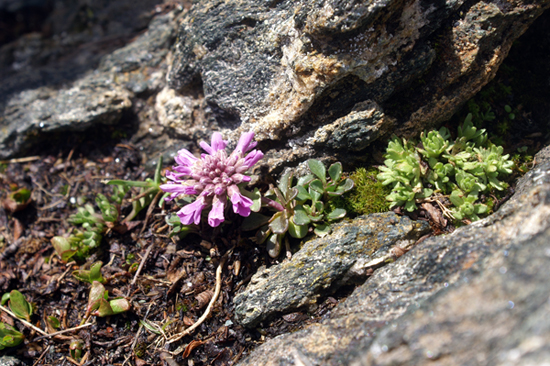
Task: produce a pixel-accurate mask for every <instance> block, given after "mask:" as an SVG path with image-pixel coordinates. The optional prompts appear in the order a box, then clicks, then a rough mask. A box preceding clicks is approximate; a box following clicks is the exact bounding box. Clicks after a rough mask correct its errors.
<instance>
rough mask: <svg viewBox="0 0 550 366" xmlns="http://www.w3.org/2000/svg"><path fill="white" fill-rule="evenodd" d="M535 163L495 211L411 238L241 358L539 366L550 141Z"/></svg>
mask: <svg viewBox="0 0 550 366" xmlns="http://www.w3.org/2000/svg"><path fill="white" fill-rule="evenodd" d="M536 161H537V162H538V164H537V166H536V167H535V168H534V169H533V170H532V171H530V172H529V173H528V174H527V175H526V176H525V177H523V178H522V179H521V180H520V182H519V183H518V194H516V195H515V196H514V197H513V198H512V199H511V200H510V201H509V202H507V203H506V204H505V205H504V206H503V207H502V208H501V209H500V210H499V211H497V212H496V213H495V214H493V215H491V216H489V217H488V218H486V219H484V220H481V221H478V222H475V223H473V224H471V225H468V226H465V227H462V228H459V229H457V230H456V231H455V232H454V233H453V234H451V235H445V236H439V237H433V238H429V239H427V240H425V241H422V242H420V243H419V244H417V245H416V246H415V247H414V248H413V249H412V250H411V251H409V252H408V253H406V254H405V255H403V256H402V257H400V258H399V259H397V260H396V261H395V262H394V263H392V264H390V265H387V266H385V267H384V268H381V269H378V270H376V271H375V272H374V274H373V275H372V276H371V277H370V278H369V279H368V280H367V281H366V282H365V283H364V284H363V285H362V286H360V287H358V288H357V289H356V290H355V291H354V292H353V294H352V295H350V296H349V297H348V298H347V299H346V300H345V301H344V302H342V303H341V304H339V305H338V307H337V308H336V309H335V310H334V311H333V312H332V314H330V316H329V317H328V319H327V320H325V321H323V322H322V323H320V324H315V325H311V326H309V327H307V328H305V329H303V330H301V331H298V332H295V333H293V334H286V335H283V336H279V337H277V338H275V339H272V340H270V341H268V342H267V343H265V344H263V345H262V346H260V347H258V348H257V349H256V350H255V351H253V352H252V354H251V355H250V356H249V357H248V358H247V359H246V360H243V361H242V362H241V363H240V365H259V364H261V365H295V364H298V362H300V361H301V362H302V364H311V365H342V364H344V365H346V364H352V365H357V366H358V365H372V364H377V365H378V364H380V365H386V364H387V365H389V364H391V365H415V364H416V365H418V364H426V363H429V362H432V360H437V362H439V363H440V364H443V365H456V364H490V363H491V362H495V363H498V364H507V365H508V364H509V365H518V364H542V362H543V361H544V360H547V359H548V356H549V354H548V348H547V345H548V339H550V307H549V306H548V294H549V293H550V283H549V282H548V268H550V246H549V244H548V243H550V147H549V148H546V149H544V150H543V151H541V153H539V154H538V155H537V157H536ZM297 350H300V352H297Z"/></svg>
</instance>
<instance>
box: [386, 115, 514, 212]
mask: <svg viewBox="0 0 550 366" xmlns="http://www.w3.org/2000/svg"><path fill="white" fill-rule="evenodd" d="M449 138H450V133H449V130H448V129H447V128H445V127H443V128H441V129H440V130H439V131H430V132H429V133H425V132H424V133H422V134H421V136H420V139H421V142H422V146H421V147H416V146H415V144H413V143H411V142H408V141H406V140H404V139H403V140H400V139H398V138H397V137H395V138H394V139H393V140H391V141H390V142H389V144H388V149H387V152H386V155H385V158H386V160H385V162H384V164H385V165H384V166H382V167H380V171H381V172H380V174H379V175H378V178H379V179H381V180H382V181H383V182H382V183H383V184H384V185H391V186H392V193H391V194H389V195H388V196H387V199H388V201H390V202H391V207H394V206H403V207H404V209H405V210H406V211H409V212H410V211H413V210H415V209H417V203H419V202H422V201H424V200H426V199H428V198H430V197H431V196H432V195H433V194H434V193H437V194H439V195H444V196H447V197H448V198H449V199H450V201H451V203H452V204H453V206H454V207H452V208H451V210H450V212H445V213H446V214H447V215H448V216H450V218H452V219H456V220H463V219H469V220H478V219H479V216H478V215H480V214H484V213H487V212H488V207H487V205H485V204H483V203H481V202H479V201H478V200H479V195H480V194H481V193H486V192H489V191H491V190H498V191H502V190H504V189H505V188H506V187H507V183H505V182H504V181H502V180H500V178H501V177H502V176H504V175H507V174H510V173H512V168H513V166H514V163H513V161H512V160H510V159H509V155H503V148H502V147H501V146H496V145H493V144H492V143H490V142H488V141H487V134H486V133H485V130H479V129H477V128H476V127H475V126H474V125H473V123H472V115H471V114H469V115H468V116H467V117H466V119H465V121H464V124H463V126H461V127H458V137H457V139H456V140H455V141H454V142H451V141H450V140H449Z"/></svg>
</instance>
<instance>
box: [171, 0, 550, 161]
mask: <svg viewBox="0 0 550 366" xmlns="http://www.w3.org/2000/svg"><path fill="white" fill-rule="evenodd" d="M548 6H550V1H547V0H539V1H535V2H533V3H530V5H526V4H524V2H522V1H509V2H507V3H506V5H502V4H500V3H486V2H481V1H475V2H469V3H468V4H467V5H465V2H464V1H461V0H454V1H453V0H448V1H439V2H429V1H420V0H418V1H411V2H406V3H403V2H402V1H397V0H394V1H392V0H384V1H382V0H380V1H368V2H357V1H352V0H316V1H276V2H272V1H253V0H241V1H233V2H225V1H221V0H210V1H207V2H206V3H205V2H201V5H200V6H195V7H193V8H192V9H191V10H190V12H189V13H188V14H187V15H186V16H185V17H184V19H183V23H182V27H181V29H180V32H179V38H178V42H177V45H176V52H175V55H174V63H173V67H172V70H171V72H170V73H169V75H168V79H169V81H170V84H171V87H172V88H175V89H178V90H182V93H185V91H184V89H186V88H187V89H188V88H192V87H193V86H194V85H195V86H196V85H202V87H203V89H204V95H205V98H206V101H207V103H208V105H210V106H211V107H212V108H213V110H214V113H217V114H218V115H219V116H220V118H219V120H220V121H219V126H220V128H222V129H225V131H226V134H227V135H231V137H232V139H233V140H236V139H237V136H236V134H238V133H240V132H241V131H243V130H254V131H255V132H256V133H257V136H258V138H259V139H260V140H270V143H269V145H270V146H271V148H273V149H274V150H275V151H277V155H276V156H274V157H273V158H272V159H271V160H269V164H267V167H268V169H270V170H276V171H280V169H281V168H282V165H283V164H286V165H288V164H289V163H291V164H292V163H297V162H299V161H300V160H303V159H305V158H307V157H311V156H318V157H321V158H330V157H332V156H333V155H334V154H335V153H337V154H340V155H341V156H342V157H345V158H346V160H349V162H350V163H351V162H352V159H353V156H349V154H348V153H349V151H350V150H351V151H357V150H364V149H365V148H366V147H367V146H368V145H369V144H370V143H372V141H374V140H375V139H376V138H377V137H378V136H379V135H383V134H384V133H387V132H388V131H389V130H390V129H391V130H392V131H393V132H397V133H398V134H399V135H409V136H410V135H415V134H417V133H419V132H420V131H421V130H422V129H425V128H426V127H432V126H433V125H436V124H438V123H440V122H442V121H443V120H445V119H448V118H449V117H450V116H451V115H452V114H453V113H454V111H456V109H457V108H458V107H459V106H460V105H461V104H462V103H464V102H465V101H466V100H468V99H469V98H471V97H472V96H473V95H474V94H475V93H476V92H477V91H479V90H480V88H481V87H482V86H483V85H485V84H486V83H487V82H488V81H490V80H491V78H492V77H493V76H494V74H495V73H496V70H497V69H498V66H499V65H500V63H501V62H502V60H503V59H504V57H505V56H506V54H507V53H508V50H509V48H510V47H511V44H512V42H513V41H514V40H515V39H516V38H517V37H518V36H519V35H521V34H522V33H523V32H524V31H525V29H527V26H528V25H529V24H530V23H531V22H532V21H533V20H534V19H535V18H536V17H537V16H538V15H540V14H541V13H542V11H543V10H544V9H545V8H547V7H548ZM434 40H437V41H434ZM201 83H202V84H201ZM398 93H401V94H400V98H401V99H399V98H398V99H397V100H395V101H394V100H392V98H393V97H396V98H397V95H398ZM403 93H405V95H403ZM403 98H406V99H407V102H406V103H403ZM368 101H371V102H368ZM362 102H363V103H375V104H377V105H378V106H380V107H378V108H376V110H377V114H378V116H371V117H368V118H366V117H364V116H361V114H360V113H359V111H358V110H357V103H362ZM365 113H368V109H365ZM382 116H383V117H384V118H383V119H382V118H381V117H382ZM342 118H343V120H342ZM365 118H366V119H365ZM373 118H374V119H373ZM367 120H370V121H368V122H367ZM336 121H339V122H336ZM372 123H375V126H376V127H374V128H373V124H372ZM335 124H337V125H339V124H341V126H339V127H338V128H340V130H338V129H337V127H336V126H335ZM235 129H237V131H234V130H235ZM333 129H336V130H334V131H333ZM327 131H330V132H333V133H332V135H331V138H330V139H328V140H326V141H324V140H323V139H324V137H325V136H326V135H327ZM364 137H366V138H364ZM271 140H276V141H277V140H278V141H279V142H276V143H273V142H272V141H271ZM325 142H326V143H325ZM268 155H269V154H268Z"/></svg>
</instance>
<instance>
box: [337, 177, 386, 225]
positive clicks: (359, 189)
mask: <svg viewBox="0 0 550 366" xmlns="http://www.w3.org/2000/svg"><path fill="white" fill-rule="evenodd" d="M378 173H379V171H378V169H376V168H374V167H371V168H369V169H366V168H358V169H357V170H355V172H353V173H352V174H351V175H350V176H349V178H350V179H351V180H352V181H354V182H355V187H354V189H353V190H351V191H349V192H347V193H346V194H344V195H342V196H340V197H333V198H332V200H331V203H330V204H331V205H334V206H335V207H343V208H344V209H345V210H346V211H347V212H348V213H349V214H350V216H351V215H367V214H371V213H376V212H385V211H388V210H389V209H390V204H389V202H388V201H387V200H386V196H387V195H389V194H390V193H391V189H390V187H388V186H385V185H383V184H382V182H380V181H379V180H378V178H377V177H376V176H377V175H378Z"/></svg>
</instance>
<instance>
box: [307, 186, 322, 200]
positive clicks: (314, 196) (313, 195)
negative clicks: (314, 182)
mask: <svg viewBox="0 0 550 366" xmlns="http://www.w3.org/2000/svg"><path fill="white" fill-rule="evenodd" d="M309 195H310V196H311V202H313V204H315V203H317V202H319V200H320V199H321V197H323V193H319V192H317V191H316V190H314V189H313V188H311V187H309Z"/></svg>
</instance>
